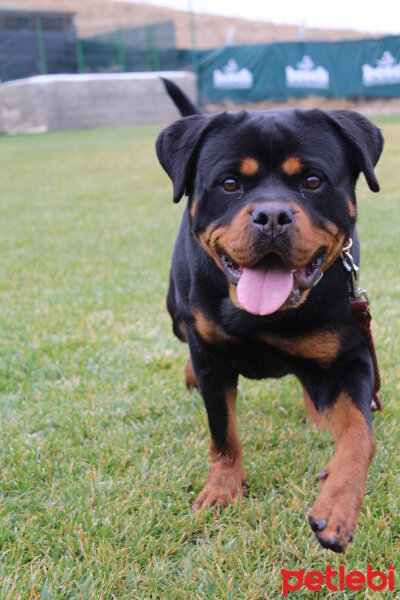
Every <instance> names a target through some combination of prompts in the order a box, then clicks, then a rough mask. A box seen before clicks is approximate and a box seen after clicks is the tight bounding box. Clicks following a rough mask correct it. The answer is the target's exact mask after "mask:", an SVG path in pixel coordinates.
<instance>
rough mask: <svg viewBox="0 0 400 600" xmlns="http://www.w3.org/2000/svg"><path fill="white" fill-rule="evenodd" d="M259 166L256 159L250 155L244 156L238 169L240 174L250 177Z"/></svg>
mask: <svg viewBox="0 0 400 600" xmlns="http://www.w3.org/2000/svg"><path fill="white" fill-rule="evenodd" d="M259 168H260V164H259V162H258V160H256V159H255V158H252V157H251V156H245V157H244V158H243V159H242V162H241V163H240V167H239V171H240V174H241V175H244V176H245V177H251V176H252V175H255V174H256V173H257V172H258V170H259Z"/></svg>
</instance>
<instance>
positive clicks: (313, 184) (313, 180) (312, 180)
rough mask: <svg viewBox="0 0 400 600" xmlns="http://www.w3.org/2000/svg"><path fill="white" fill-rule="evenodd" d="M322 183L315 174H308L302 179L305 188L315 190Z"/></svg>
mask: <svg viewBox="0 0 400 600" xmlns="http://www.w3.org/2000/svg"><path fill="white" fill-rule="evenodd" d="M321 183H322V180H321V179H320V178H319V177H317V176H316V175H309V176H308V177H306V178H305V179H304V187H305V188H307V190H317V189H318V188H319V187H320V185H321Z"/></svg>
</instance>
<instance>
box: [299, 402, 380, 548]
mask: <svg viewBox="0 0 400 600" xmlns="http://www.w3.org/2000/svg"><path fill="white" fill-rule="evenodd" d="M368 411H370V401H369V398H368V399H366V400H365V402H364V403H363V404H361V405H360V406H356V405H355V403H354V401H353V400H352V399H351V398H350V396H349V394H348V393H346V392H342V393H340V394H339V396H338V397H337V398H336V400H335V402H334V403H333V405H332V406H330V407H328V408H326V409H325V410H324V411H322V413H321V425H322V426H325V427H327V428H328V430H329V431H330V433H331V434H332V435H333V437H334V439H335V441H336V453H335V455H334V456H333V458H332V459H331V460H330V461H329V463H328V464H327V465H326V467H325V468H324V469H323V470H322V472H321V473H320V475H319V476H318V479H319V480H320V482H321V491H320V494H319V496H318V498H317V500H316V502H315V504H314V506H313V508H312V510H311V513H310V515H309V521H310V525H311V527H312V529H313V531H314V532H315V533H316V536H317V539H318V541H319V542H320V544H321V545H322V546H323V547H324V548H330V549H331V550H334V551H335V552H344V550H345V549H346V547H347V545H348V543H349V542H350V541H351V540H352V539H353V535H354V531H355V528H356V526H357V522H358V516H359V512H360V508H361V505H362V501H363V496H364V488H365V481H366V478H367V473H368V469H369V466H370V463H371V460H372V458H373V455H374V452H375V443H374V436H373V433H372V429H371V425H370V423H371V419H370V415H369V414H368Z"/></svg>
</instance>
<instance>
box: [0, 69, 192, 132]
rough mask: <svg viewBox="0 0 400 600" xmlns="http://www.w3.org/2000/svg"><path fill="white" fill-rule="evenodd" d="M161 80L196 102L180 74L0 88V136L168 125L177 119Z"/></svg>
mask: <svg viewBox="0 0 400 600" xmlns="http://www.w3.org/2000/svg"><path fill="white" fill-rule="evenodd" d="M160 75H162V76H163V77H167V78H168V79H172V80H173V81H174V82H175V83H177V84H178V85H179V86H180V87H181V88H182V89H183V91H184V92H185V93H186V94H187V95H188V96H189V98H190V99H191V100H192V101H193V102H194V103H196V102H197V98H196V78H195V76H194V75H193V74H192V73H186V72H180V71H179V72H178V71H173V72H172V71H171V72H166V71H164V72H162V73H113V74H108V73H107V74H91V75H43V76H38V77H29V78H28V79H20V80H17V81H10V82H7V83H3V84H1V85H0V132H2V133H8V134H16V133H39V132H44V131H54V130H62V129H83V128H87V127H113V126H121V125H145V124H155V125H158V124H160V125H163V124H166V123H169V122H171V121H173V120H175V119H177V118H179V113H178V111H177V110H176V108H175V106H174V104H173V103H172V101H171V100H170V98H169V97H168V96H167V94H166V92H165V89H164V86H163V84H162V81H160Z"/></svg>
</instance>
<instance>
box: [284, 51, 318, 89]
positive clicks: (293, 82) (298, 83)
mask: <svg viewBox="0 0 400 600" xmlns="http://www.w3.org/2000/svg"><path fill="white" fill-rule="evenodd" d="M296 67H297V68H296V69H295V68H294V67H292V66H291V65H288V66H287V67H285V71H286V85H287V86H288V87H291V88H314V89H327V88H328V87H329V71H327V70H326V69H325V68H324V67H321V66H319V67H316V66H315V64H314V62H313V60H312V58H311V56H309V55H308V54H306V55H305V56H303V58H302V60H301V62H299V63H297V64H296Z"/></svg>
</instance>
